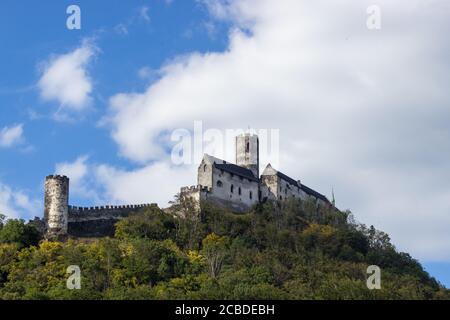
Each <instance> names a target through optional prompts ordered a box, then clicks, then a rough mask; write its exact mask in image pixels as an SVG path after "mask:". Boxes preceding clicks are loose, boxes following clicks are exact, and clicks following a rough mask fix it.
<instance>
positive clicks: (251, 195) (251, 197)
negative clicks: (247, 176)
mask: <svg viewBox="0 0 450 320" xmlns="http://www.w3.org/2000/svg"><path fill="white" fill-rule="evenodd" d="M251 199H253V192H251V191H250V200H251Z"/></svg>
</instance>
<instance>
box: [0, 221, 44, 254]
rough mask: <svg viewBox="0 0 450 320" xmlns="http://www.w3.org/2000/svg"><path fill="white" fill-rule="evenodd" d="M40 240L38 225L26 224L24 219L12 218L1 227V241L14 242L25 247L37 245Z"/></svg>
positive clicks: (20, 246)
mask: <svg viewBox="0 0 450 320" xmlns="http://www.w3.org/2000/svg"><path fill="white" fill-rule="evenodd" d="M0 220H1V219H0ZM1 224H2V225H3V223H1ZM39 240H40V233H39V231H38V230H37V229H36V227H34V226H33V225H30V224H25V222H24V221H23V220H16V219H10V220H8V221H7V222H6V223H5V224H4V225H3V227H2V228H1V229H0V243H14V244H17V245H18V246H19V248H24V247H28V246H31V245H37V244H38V243H39Z"/></svg>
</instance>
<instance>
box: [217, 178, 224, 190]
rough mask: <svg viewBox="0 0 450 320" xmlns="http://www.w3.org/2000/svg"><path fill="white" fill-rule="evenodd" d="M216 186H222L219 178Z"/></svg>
mask: <svg viewBox="0 0 450 320" xmlns="http://www.w3.org/2000/svg"><path fill="white" fill-rule="evenodd" d="M217 186H218V187H219V188H222V187H223V183H222V181H220V180H217Z"/></svg>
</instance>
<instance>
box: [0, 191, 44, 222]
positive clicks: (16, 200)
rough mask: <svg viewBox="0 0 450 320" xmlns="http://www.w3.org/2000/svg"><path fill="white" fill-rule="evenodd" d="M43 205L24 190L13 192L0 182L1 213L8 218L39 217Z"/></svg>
mask: <svg viewBox="0 0 450 320" xmlns="http://www.w3.org/2000/svg"><path fill="white" fill-rule="evenodd" d="M41 210H42V203H41V201H39V200H36V199H30V197H29V196H28V195H27V194H26V193H25V192H24V191H23V190H13V189H12V188H11V187H9V186H7V185H5V184H3V183H1V182H0V213H1V214H4V215H6V216H7V217H8V218H12V219H18V218H24V219H32V218H34V217H35V216H39V215H40V214H39V213H40V212H41Z"/></svg>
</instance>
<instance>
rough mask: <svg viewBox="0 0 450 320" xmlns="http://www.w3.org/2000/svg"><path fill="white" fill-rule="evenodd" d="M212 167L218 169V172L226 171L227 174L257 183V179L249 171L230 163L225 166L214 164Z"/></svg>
mask: <svg viewBox="0 0 450 320" xmlns="http://www.w3.org/2000/svg"><path fill="white" fill-rule="evenodd" d="M214 166H215V167H216V168H217V169H219V170H223V171H226V172H228V173H232V174H235V175H237V176H239V177H243V178H246V179H248V180H250V181H256V182H258V181H259V180H258V178H257V177H255V176H254V175H253V172H252V171H251V170H249V169H246V168H243V167H240V166H237V165H235V164H231V163H227V164H218V163H214Z"/></svg>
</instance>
